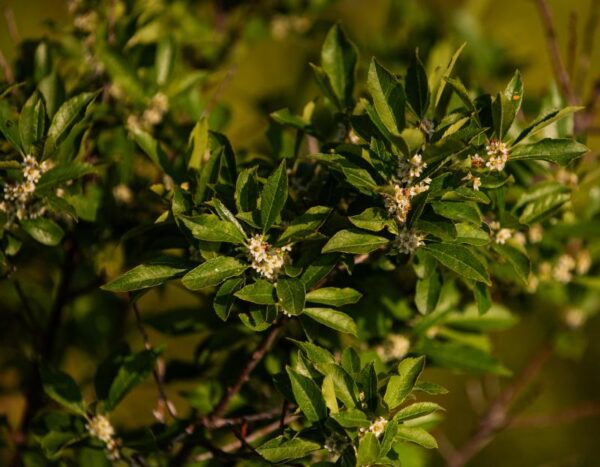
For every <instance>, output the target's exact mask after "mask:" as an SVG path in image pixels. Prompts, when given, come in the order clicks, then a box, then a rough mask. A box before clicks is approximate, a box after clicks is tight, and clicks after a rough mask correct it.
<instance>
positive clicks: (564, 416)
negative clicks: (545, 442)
mask: <svg viewBox="0 0 600 467" xmlns="http://www.w3.org/2000/svg"><path fill="white" fill-rule="evenodd" d="M598 416H600V402H598V401H590V402H585V403H583V404H580V405H578V406H575V407H570V408H568V409H565V410H562V411H560V412H555V413H546V414H536V415H522V416H519V417H515V418H514V419H513V420H512V421H511V422H510V428H543V427H546V426H549V425H562V424H564V423H571V422H575V421H577V420H580V419H582V418H589V417H598Z"/></svg>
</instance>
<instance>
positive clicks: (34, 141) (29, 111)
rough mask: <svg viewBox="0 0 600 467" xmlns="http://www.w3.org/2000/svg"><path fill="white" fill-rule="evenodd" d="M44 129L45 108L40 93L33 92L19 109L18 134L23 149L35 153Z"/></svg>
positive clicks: (28, 152)
mask: <svg viewBox="0 0 600 467" xmlns="http://www.w3.org/2000/svg"><path fill="white" fill-rule="evenodd" d="M45 130H46V109H45V107H44V100H43V99H42V98H41V97H40V94H39V93H38V92H37V91H36V92H34V93H33V94H32V95H31V97H29V99H27V102H25V105H24V106H23V109H21V115H20V117H19V134H20V136H21V144H22V145H23V150H24V151H25V152H26V153H27V154H37V153H38V152H39V151H38V148H39V147H40V144H41V142H42V140H43V139H44V133H45Z"/></svg>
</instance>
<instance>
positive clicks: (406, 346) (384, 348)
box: [376, 334, 410, 362]
mask: <svg viewBox="0 0 600 467" xmlns="http://www.w3.org/2000/svg"><path fill="white" fill-rule="evenodd" d="M409 350H410V339H409V338H408V337H406V336H405V335H404V334H390V335H388V336H387V337H386V339H385V341H384V342H383V343H382V344H381V345H380V346H378V347H377V348H376V352H377V354H378V355H379V357H380V358H381V359H382V360H383V361H384V362H389V361H391V360H400V359H401V358H403V357H405V356H406V354H407V353H408V351H409Z"/></svg>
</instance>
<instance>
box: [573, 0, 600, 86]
mask: <svg viewBox="0 0 600 467" xmlns="http://www.w3.org/2000/svg"><path fill="white" fill-rule="evenodd" d="M598 16H600V0H592V5H591V8H590V12H589V14H588V20H587V22H586V24H585V30H584V32H583V40H582V44H581V54H580V55H579V61H578V67H577V74H576V77H575V89H576V91H577V92H578V93H579V94H580V95H581V94H582V91H583V87H584V86H585V81H586V79H587V74H588V71H589V69H590V63H591V57H592V51H593V49H594V36H595V34H596V28H597V27H598Z"/></svg>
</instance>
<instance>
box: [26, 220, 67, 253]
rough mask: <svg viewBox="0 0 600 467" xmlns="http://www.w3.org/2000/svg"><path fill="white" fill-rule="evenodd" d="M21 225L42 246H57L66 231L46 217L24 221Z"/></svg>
mask: <svg viewBox="0 0 600 467" xmlns="http://www.w3.org/2000/svg"><path fill="white" fill-rule="evenodd" d="M20 225H21V228H22V229H23V230H24V231H25V232H27V233H28V234H29V235H30V236H31V238H33V239H34V240H37V241H38V242H40V243H41V244H42V245H47V246H56V245H58V244H59V243H60V241H61V240H62V238H63V237H64V235H65V232H64V230H63V229H62V228H61V227H60V226H59V225H58V224H57V223H56V222H54V221H53V220H52V219H48V218H45V217H38V218H37V219H27V220H22V221H20Z"/></svg>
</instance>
